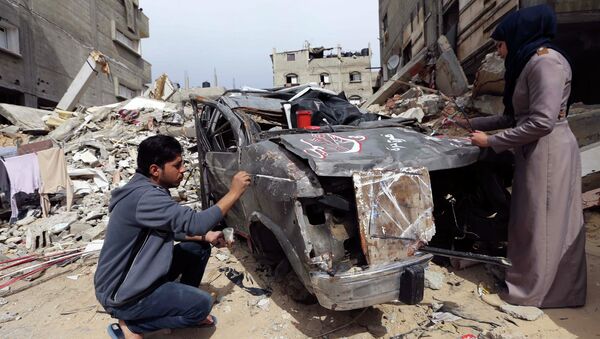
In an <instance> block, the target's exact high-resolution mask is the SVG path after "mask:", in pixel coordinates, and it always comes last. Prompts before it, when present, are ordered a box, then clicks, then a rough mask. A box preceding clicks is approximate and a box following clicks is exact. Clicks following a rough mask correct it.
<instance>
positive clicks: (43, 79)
mask: <svg viewBox="0 0 600 339" xmlns="http://www.w3.org/2000/svg"><path fill="white" fill-rule="evenodd" d="M148 36H149V20H148V17H147V16H146V15H144V14H143V13H142V9H141V8H139V0H102V1H99V0H90V1H55V0H52V1H47V0H28V1H21V0H0V102H3V103H11V104H17V105H25V106H30V107H54V106H55V105H56V104H57V103H58V101H59V100H60V98H61V97H62V96H63V94H64V93H65V91H66V90H67V88H68V87H69V85H70V84H71V82H72V80H73V78H74V77H75V75H77V73H78V72H79V70H80V68H81V67H82V66H83V65H84V62H85V61H86V59H87V57H88V55H89V53H90V52H91V51H92V50H98V51H100V52H101V53H103V54H104V55H105V56H106V57H107V59H108V61H109V64H110V69H111V74H112V76H111V77H110V78H109V77H107V76H106V75H105V74H102V73H101V74H99V75H98V76H97V77H95V78H94V79H93V80H92V82H91V84H90V86H89V87H88V88H87V90H86V92H85V94H84V96H83V97H82V99H81V100H80V103H81V104H83V105H86V106H91V105H102V104H108V103H113V102H116V101H117V100H123V99H128V98H131V97H134V96H136V95H139V94H141V93H142V91H143V89H144V84H146V83H149V82H151V72H150V68H151V66H150V64H149V63H148V62H147V61H146V60H144V59H143V58H142V46H141V40H142V39H144V38H147V37H148Z"/></svg>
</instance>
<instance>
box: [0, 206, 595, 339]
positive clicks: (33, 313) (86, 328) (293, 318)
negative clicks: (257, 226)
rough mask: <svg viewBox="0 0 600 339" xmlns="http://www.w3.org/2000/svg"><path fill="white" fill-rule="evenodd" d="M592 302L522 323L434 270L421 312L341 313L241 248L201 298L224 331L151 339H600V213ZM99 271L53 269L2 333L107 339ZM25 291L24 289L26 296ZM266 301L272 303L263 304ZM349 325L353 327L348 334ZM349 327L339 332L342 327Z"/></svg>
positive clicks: (478, 278)
mask: <svg viewBox="0 0 600 339" xmlns="http://www.w3.org/2000/svg"><path fill="white" fill-rule="evenodd" d="M586 220H587V226H586V227H587V239H588V241H587V246H586V251H587V266H588V298H587V303H586V306H585V307H582V308H576V309H553V310H545V311H544V312H545V314H544V315H543V316H542V317H541V318H539V319H538V320H535V321H525V320H519V319H516V318H513V317H511V316H509V315H507V314H505V313H502V312H500V311H499V310H497V309H495V308H494V307H493V306H491V305H489V304H487V303H484V302H483V301H482V300H481V298H480V297H479V296H478V293H477V286H478V284H483V285H487V286H491V284H492V278H491V276H490V275H489V274H488V273H487V272H486V270H485V268H484V267H483V266H482V265H477V266H474V267H470V268H468V269H465V270H462V271H452V269H450V270H448V269H446V268H442V267H439V266H436V265H431V267H430V269H431V270H433V271H436V272H440V273H442V274H443V275H444V284H443V286H442V288H441V289H439V290H432V289H429V288H427V289H426V290H425V298H424V300H423V302H422V303H421V304H419V305H414V306H409V305H403V304H401V303H387V304H383V305H377V306H375V307H371V308H367V309H365V310H354V311H345V312H339V311H338V312H335V311H330V310H327V309H324V308H322V307H321V306H319V305H318V304H317V305H303V304H299V303H296V302H294V301H293V300H291V299H290V298H289V297H288V296H287V295H286V294H285V293H284V291H285V289H286V288H285V285H284V284H283V283H276V282H274V279H273V278H271V277H269V274H268V272H267V271H266V270H263V269H262V266H261V265H260V264H258V263H257V262H256V261H255V260H254V258H253V257H252V256H251V255H250V254H249V253H248V251H247V250H246V247H245V246H237V247H236V248H235V249H234V250H233V251H232V252H233V253H231V255H229V254H228V252H227V250H226V249H225V250H219V251H220V252H221V254H224V255H225V256H227V255H229V258H228V259H225V258H224V257H223V256H221V255H220V256H219V257H220V259H224V260H219V259H217V258H216V254H217V250H213V257H212V258H211V260H210V262H209V266H208V268H207V272H206V274H205V277H204V279H203V282H202V286H201V288H203V289H206V290H208V291H211V292H215V293H216V294H217V295H218V296H219V299H221V300H220V303H218V304H216V305H215V307H214V308H213V314H215V315H216V316H217V317H218V319H219V325H218V327H217V328H216V329H186V330H175V331H173V332H172V333H171V334H165V333H153V334H150V335H148V336H147V337H148V338H208V337H211V338H261V337H267V338H305V337H322V336H323V334H324V333H327V332H331V331H333V332H332V333H330V334H328V335H326V337H327V338H341V337H344V338H372V337H378V336H379V337H386V338H389V337H397V338H420V337H428V338H461V337H462V336H463V335H466V334H473V335H475V336H477V335H478V334H479V333H481V332H484V331H488V330H492V329H494V333H501V334H504V336H495V337H494V338H508V337H510V335H513V336H515V335H519V334H521V335H524V336H527V337H531V338H572V337H581V338H594V337H600V312H599V308H600V212H598V211H595V212H586ZM227 268H229V269H235V270H236V271H238V272H244V273H245V278H244V280H243V284H244V286H247V287H259V288H264V289H272V294H271V295H270V297H266V296H254V295H251V294H250V293H248V292H247V291H246V290H244V289H242V288H240V287H239V286H238V285H236V284H234V283H233V282H231V281H230V280H229V279H228V278H227V277H226V272H224V271H223V270H224V269H227ZM94 269H95V265H94V262H93V261H92V262H88V263H79V264H71V265H69V266H66V267H64V268H54V269H52V270H49V271H47V272H46V273H45V275H44V276H42V278H40V279H43V278H44V277H48V276H50V275H53V274H58V273H60V272H63V271H66V273H64V274H62V275H58V276H56V277H54V278H52V279H49V280H48V281H46V282H43V283H41V284H39V285H37V286H34V287H31V288H29V289H27V290H25V291H23V292H20V293H16V294H13V295H9V296H7V297H5V298H6V299H7V300H8V304H6V305H3V306H0V315H2V314H5V313H6V312H11V313H17V314H18V316H19V317H20V318H19V319H18V320H13V321H10V322H6V323H2V324H0V338H106V337H107V334H106V327H107V325H108V324H109V323H110V322H111V321H112V320H111V318H110V316H108V315H107V314H105V313H103V311H102V308H101V307H100V306H99V305H98V304H97V302H96V299H95V297H94V293H93V272H94ZM18 287H19V285H15V286H14V287H13V290H14V289H15V288H18ZM262 299H264V300H262ZM440 307H442V308H441V310H442V311H443V310H453V313H455V314H460V315H461V317H462V318H463V319H460V320H456V321H452V322H449V321H446V322H442V323H438V324H433V323H432V321H431V317H432V313H433V312H434V310H437V309H438V308H440ZM348 324H349V325H348ZM344 325H348V326H346V327H344V328H342V329H340V330H337V331H334V330H335V329H337V328H338V327H341V326H344Z"/></svg>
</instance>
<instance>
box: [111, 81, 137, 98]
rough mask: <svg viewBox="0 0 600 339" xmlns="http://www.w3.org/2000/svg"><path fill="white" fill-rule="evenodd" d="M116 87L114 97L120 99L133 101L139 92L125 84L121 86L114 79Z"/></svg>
mask: <svg viewBox="0 0 600 339" xmlns="http://www.w3.org/2000/svg"><path fill="white" fill-rule="evenodd" d="M115 82H116V86H115V90H116V93H115V95H116V97H117V98H121V99H126V100H127V99H133V98H135V97H137V96H138V95H139V94H140V91H138V90H136V89H133V88H131V87H129V86H127V85H125V84H122V83H121V82H120V81H119V79H117V78H115Z"/></svg>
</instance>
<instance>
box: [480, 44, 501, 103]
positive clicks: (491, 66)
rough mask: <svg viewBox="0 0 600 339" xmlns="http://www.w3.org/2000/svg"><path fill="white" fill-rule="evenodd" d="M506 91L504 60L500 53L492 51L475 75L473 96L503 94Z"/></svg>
mask: <svg viewBox="0 0 600 339" xmlns="http://www.w3.org/2000/svg"><path fill="white" fill-rule="evenodd" d="M503 93H504V60H503V59H502V58H501V57H500V55H498V53H490V54H487V55H486V56H485V60H484V61H483V63H482V64H481V67H480V68H479V70H478V71H477V73H476V75H475V83H474V84H473V96H474V97H477V96H479V95H482V94H491V95H497V96H502V94H503Z"/></svg>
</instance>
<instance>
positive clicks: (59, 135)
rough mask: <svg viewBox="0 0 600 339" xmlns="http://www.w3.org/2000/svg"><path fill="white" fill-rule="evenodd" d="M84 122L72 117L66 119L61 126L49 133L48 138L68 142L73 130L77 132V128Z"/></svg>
mask: <svg viewBox="0 0 600 339" xmlns="http://www.w3.org/2000/svg"><path fill="white" fill-rule="evenodd" d="M84 122H85V120H84V119H82V118H81V117H74V118H71V119H68V120H67V121H65V122H64V123H63V124H61V125H60V126H58V127H57V128H56V129H55V130H53V131H52V132H50V134H48V136H49V137H50V138H52V139H54V140H57V141H63V140H68V139H69V138H70V137H71V136H73V134H74V133H75V130H77V128H78V127H79V126H81V124H83V123H84Z"/></svg>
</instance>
